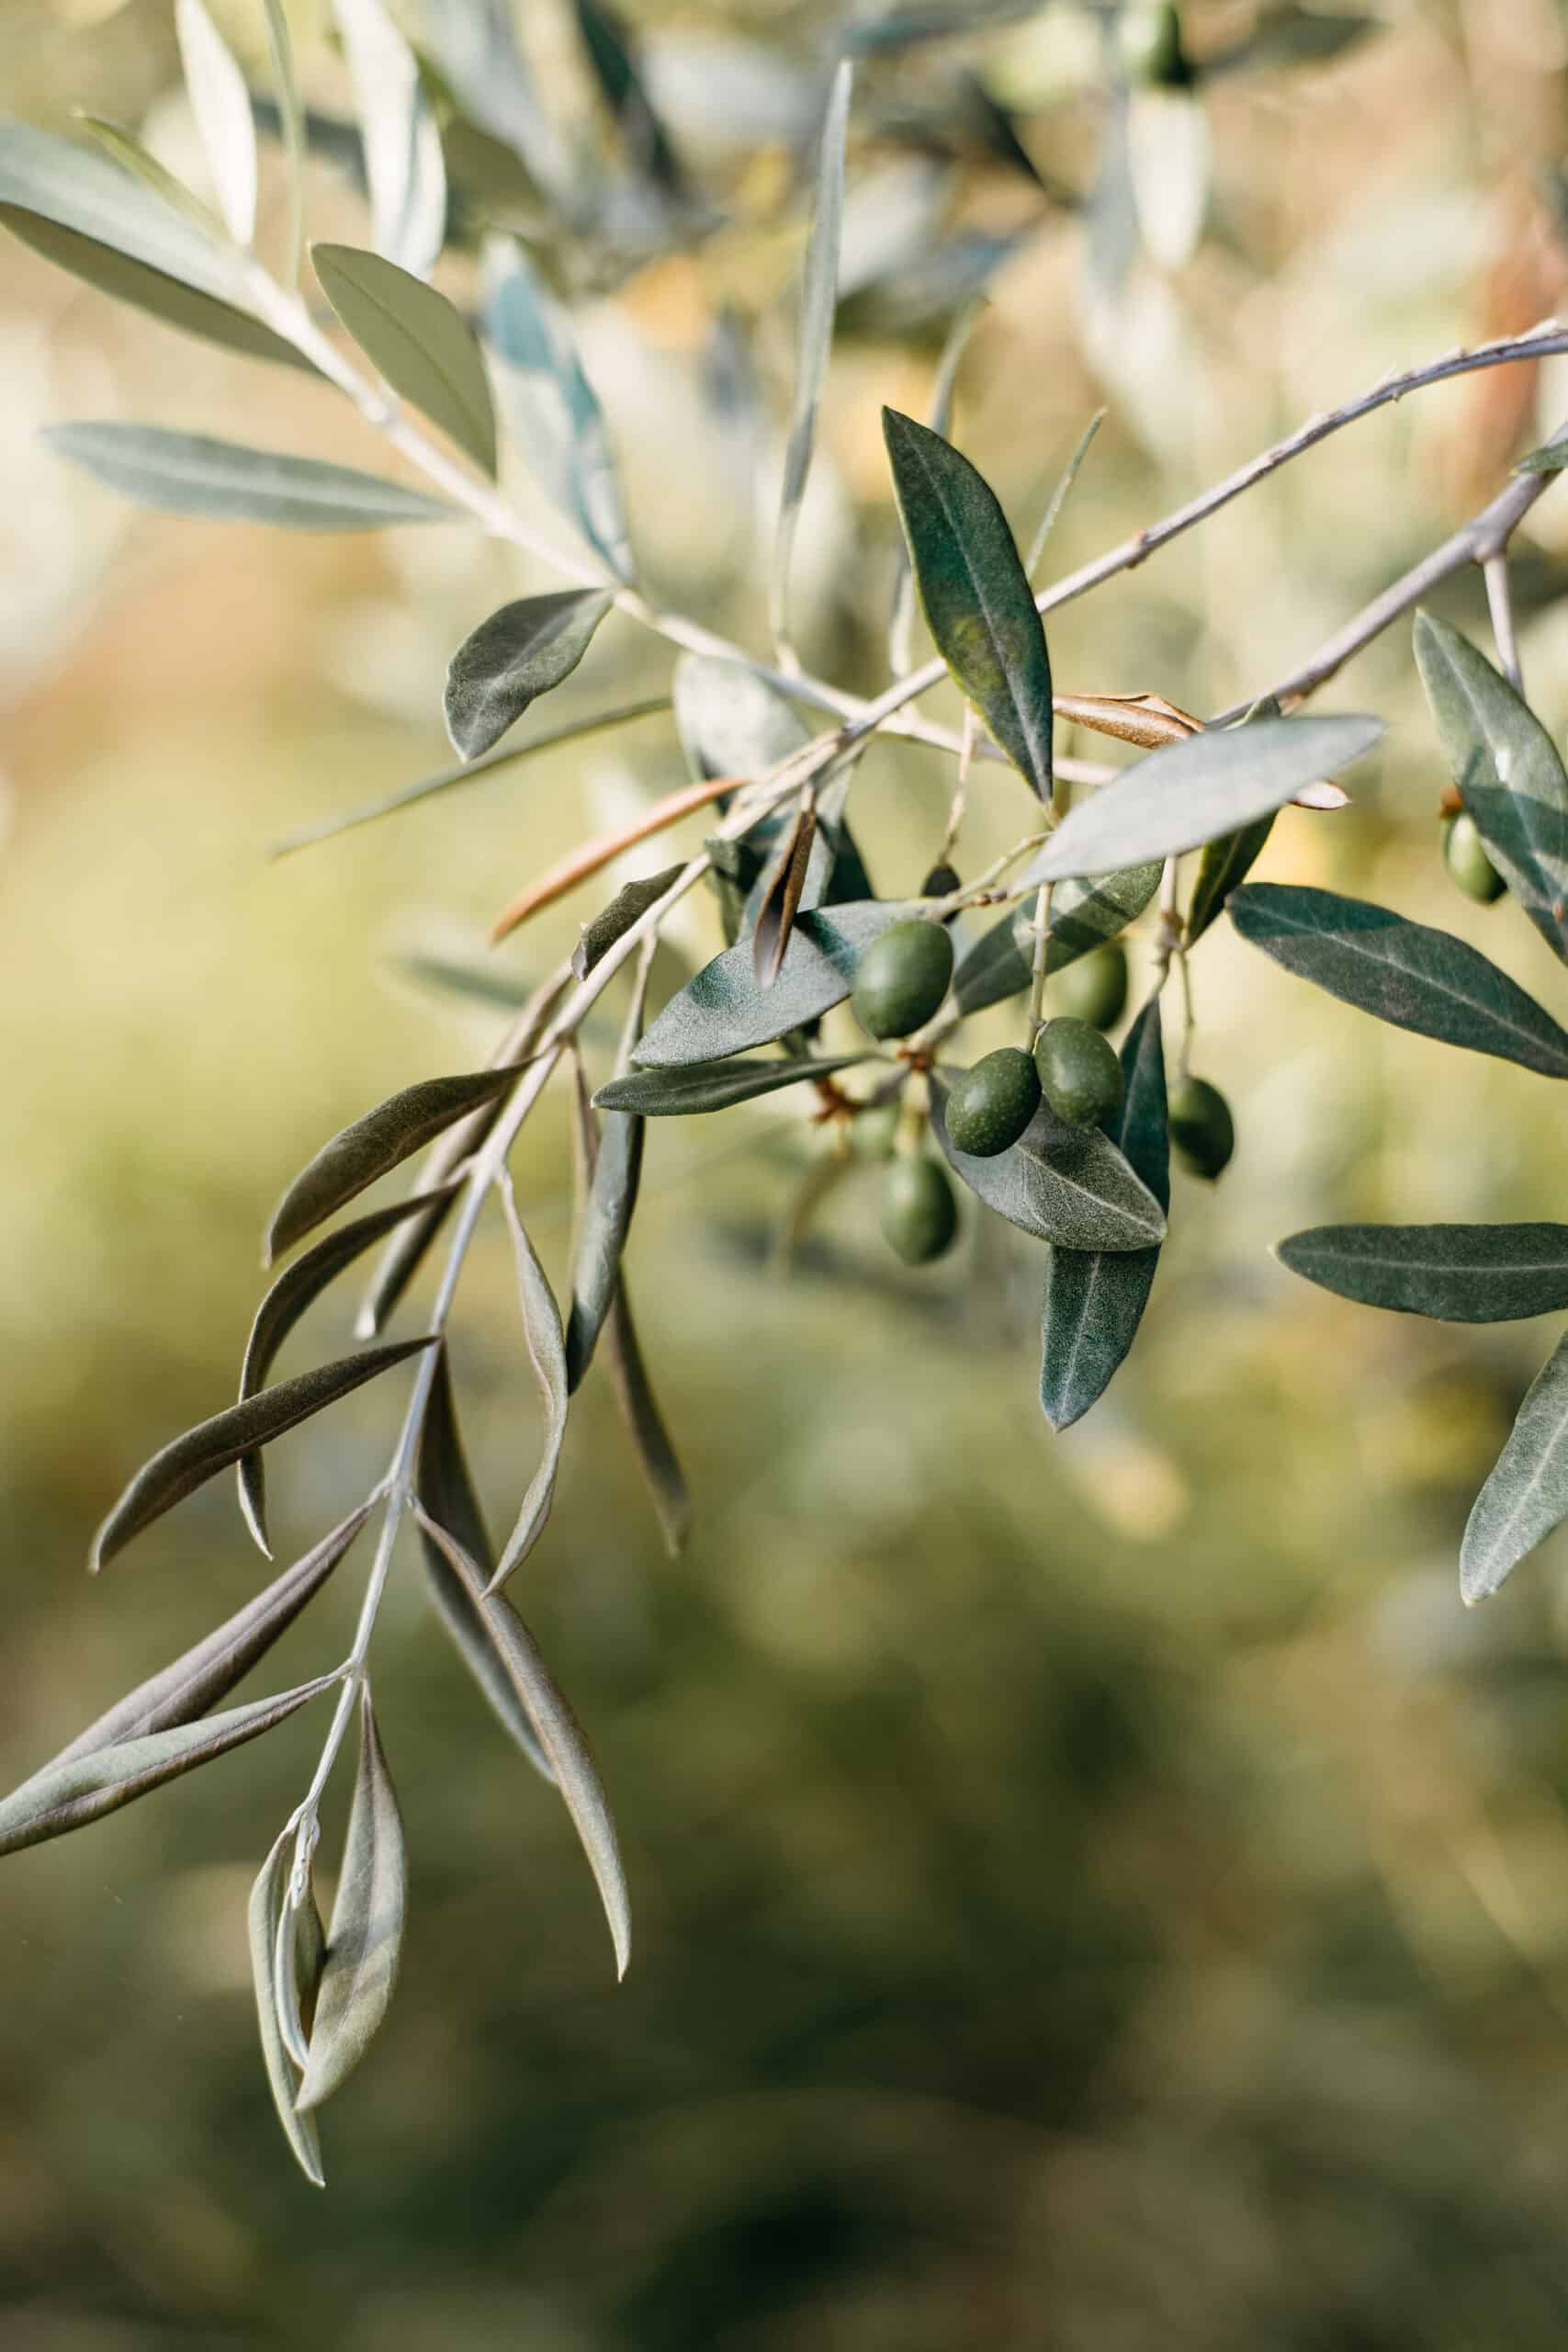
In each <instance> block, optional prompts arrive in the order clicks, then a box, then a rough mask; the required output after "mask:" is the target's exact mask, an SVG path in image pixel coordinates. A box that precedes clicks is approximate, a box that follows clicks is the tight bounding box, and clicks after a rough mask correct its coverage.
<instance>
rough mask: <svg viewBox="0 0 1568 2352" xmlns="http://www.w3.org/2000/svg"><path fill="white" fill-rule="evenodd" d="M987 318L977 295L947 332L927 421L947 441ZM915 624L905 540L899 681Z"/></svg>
mask: <svg viewBox="0 0 1568 2352" xmlns="http://www.w3.org/2000/svg"><path fill="white" fill-rule="evenodd" d="M985 315H986V300H985V297H984V296H983V295H979V294H976V296H975V298H974V300H972V301H969V302H966V303H965V304H964V308H963V309H962V310H961V311H959V313H958V316H957V317H956V318H955V319H954V320H953V324H952V326H951V327H950V328H949V329H948V332H947V341H946V342H945V343H944V344H943V345H942V356H941V358H940V359H939V360H938V361H937V368H936V378H935V380H934V382H933V383H932V385H931V411H930V413H929V414H928V416H927V418H926V423H927V424H929V425H930V427H931V431H932V432H933V433H940V434H942V436H943V438H944V439H945V438H946V437H947V436H948V435H949V434H950V432H951V430H952V424H953V390H954V388H955V387H956V385H957V382H958V370H959V367H960V365H961V364H962V362H963V358H964V352H965V351H966V350H967V349H968V347H969V338H970V336H971V335H972V334H974V332H975V329H976V327H977V326H978V325H979V323H980V321H981V320H982V319H983V318H984V317H985ZM914 622H915V575H914V573H913V571H911V570H910V568H909V550H908V546H907V544H906V543H905V542H904V541H903V540H902V539H901V540H900V541H899V544H898V553H897V559H896V564H895V570H894V577H893V603H892V609H891V611H890V614H889V616H888V622H887V666H888V668H889V670H890V671H891V672H892V673H893V675H894V676H895V677H896V678H901V677H903V676H904V674H905V673H906V672H907V671H908V670H912V669H913V668H914V665H915V654H914V646H913V641H912V640H913V634H914Z"/></svg>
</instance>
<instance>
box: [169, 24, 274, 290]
mask: <svg viewBox="0 0 1568 2352" xmlns="http://www.w3.org/2000/svg"><path fill="white" fill-rule="evenodd" d="M175 34H176V35H177V37H178V40H179V47H180V63H181V65H182V66H183V68H184V70H185V77H186V90H187V91H188V92H189V94H190V104H191V112H192V113H193V114H194V115H195V117H196V127H197V130H198V131H199V132H200V134H201V143H202V147H203V149H204V151H205V153H206V155H207V164H208V169H209V172H210V173H211V175H212V185H213V187H215V188H216V189H217V191H218V202H219V206H220V209H221V211H222V214H223V218H224V220H225V221H226V222H227V223H228V228H229V233H230V235H231V237H233V238H234V239H235V240H236V242H237V243H240V244H242V245H248V244H249V243H250V242H251V239H252V237H253V236H254V234H255V226H256V132H255V125H254V122H253V121H252V119H251V95H250V92H249V90H248V89H247V88H246V87H245V77H244V75H243V74H242V73H241V71H240V68H239V66H238V65H237V64H236V62H235V61H234V53H233V51H231V48H230V47H229V44H228V42H227V41H226V40H224V38H223V36H222V34H221V33H220V31H219V29H218V28H217V26H216V25H215V24H214V23H213V21H212V19H211V17H209V15H208V13H207V9H206V6H205V5H204V0H175Z"/></svg>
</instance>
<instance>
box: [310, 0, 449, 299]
mask: <svg viewBox="0 0 1568 2352" xmlns="http://www.w3.org/2000/svg"><path fill="white" fill-rule="evenodd" d="M333 16H334V17H335V18H336V20H337V27H338V30H339V32H340V33H341V34H342V36H343V46H344V56H345V58H346V59H347V62H348V70H349V75H350V78H351V80H352V81H353V84H354V99H355V111H356V113H357V114H358V117H359V130H360V137H361V139H362V141H363V142H364V150H365V178H366V184H367V187H368V188H369V190H370V220H371V229H372V242H373V243H374V244H375V247H376V250H377V252H378V253H379V254H385V255H386V257H387V259H388V260H389V261H394V262H396V263H398V264H399V266H400V267H401V268H403V269H407V270H412V272H413V274H414V276H415V277H424V275H425V274H426V272H427V271H428V270H429V268H430V267H431V265H432V264H433V263H434V260H435V258H436V256H437V254H439V253H440V251H441V246H442V241H443V238H444V237H445V234H446V166H445V164H443V162H442V157H441V135H440V132H439V131H438V130H437V129H436V125H435V118H434V114H433V113H432V112H431V109H430V102H429V100H428V99H427V97H426V96H425V94H424V90H423V85H422V83H421V80H420V72H419V62H418V60H417V59H416V58H415V56H414V53H413V51H412V49H411V48H410V47H409V45H408V43H407V41H406V40H404V39H403V37H402V34H401V33H400V31H399V30H398V28H397V26H396V24H395V23H394V22H393V20H392V17H391V14H390V11H389V9H388V8H387V7H386V6H384V5H383V0H333Z"/></svg>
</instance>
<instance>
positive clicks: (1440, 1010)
mask: <svg viewBox="0 0 1568 2352" xmlns="http://www.w3.org/2000/svg"><path fill="white" fill-rule="evenodd" d="M1230 918H1231V921H1232V922H1233V923H1234V924H1235V927H1236V930H1237V931H1238V932H1239V933H1241V936H1242V937H1243V939H1246V940H1248V941H1250V942H1251V944H1252V945H1253V946H1254V947H1261V948H1262V950H1263V952H1264V954H1265V955H1266V956H1272V957H1273V959H1274V961H1275V962H1276V963H1277V964H1282V965H1283V966H1284V967H1285V969H1286V970H1287V971H1288V972H1294V973H1296V974H1297V975H1298V977H1299V978H1302V979H1305V980H1312V981H1314V983H1315V985H1316V986H1317V987H1318V988H1320V989H1326V990H1327V991H1328V993H1329V995H1330V996H1337V997H1338V998H1339V999H1340V1000H1341V1001H1343V1002H1344V1003H1346V1004H1353V1005H1356V1006H1357V1007H1358V1008H1359V1010H1360V1011H1361V1012H1371V1013H1375V1014H1376V1015H1377V1017H1378V1019H1379V1020H1380V1021H1389V1022H1392V1023H1393V1024H1394V1026H1395V1027H1396V1028H1400V1029H1413V1030H1414V1031H1415V1032H1416V1035H1418V1036H1422V1037H1438V1038H1440V1039H1441V1040H1442V1042H1443V1043H1444V1044H1445V1045H1449V1046H1468V1047H1469V1048H1470V1050H1471V1051H1472V1053H1477V1054H1495V1055H1497V1056H1499V1057H1501V1058H1502V1059H1503V1060H1505V1061H1512V1062H1519V1063H1522V1064H1523V1066H1524V1068H1525V1069H1534V1070H1540V1071H1541V1072H1542V1073H1543V1074H1544V1075H1545V1076H1546V1077H1548V1078H1568V1035H1564V1033H1563V1031H1562V1029H1560V1028H1559V1027H1558V1025H1557V1023H1556V1022H1555V1021H1553V1019H1552V1018H1551V1014H1550V1013H1549V1012H1545V1011H1544V1010H1543V1009H1542V1007H1541V1006H1540V1005H1539V1004H1537V1003H1536V1001H1535V1000H1534V998H1533V997H1530V996H1527V995H1526V993H1525V991H1524V989H1521V988H1520V987H1519V986H1518V984H1517V981H1514V980H1511V979H1510V978H1508V975H1507V974H1506V972H1503V971H1500V970H1499V969H1498V967H1497V966H1496V965H1495V964H1494V963H1492V962H1490V961H1489V960H1488V958H1487V957H1486V956H1483V955H1481V954H1480V953H1479V952H1478V951H1477V950H1476V949H1475V948H1473V947H1470V946H1467V945H1466V944H1465V943H1464V941H1463V940H1461V939H1455V938H1454V937H1453V936H1452V934H1451V933H1449V932H1446V931H1433V930H1431V929H1430V928H1429V927H1428V926H1427V924H1426V923H1419V922H1407V921H1406V919H1405V918H1404V916H1403V915H1397V914H1394V913H1393V912H1392V911H1391V910H1390V909H1389V908H1387V907H1375V906H1371V905H1370V904H1368V903H1367V902H1366V901H1365V900H1363V899H1342V898H1340V897H1338V896H1337V893H1336V892H1334V891H1332V890H1309V889H1303V888H1295V887H1293V886H1292V885H1290V884H1287V883H1281V882H1248V883H1247V884H1245V885H1244V887H1243V888H1241V889H1239V890H1237V891H1235V893H1234V894H1233V895H1232V898H1231V900H1230Z"/></svg>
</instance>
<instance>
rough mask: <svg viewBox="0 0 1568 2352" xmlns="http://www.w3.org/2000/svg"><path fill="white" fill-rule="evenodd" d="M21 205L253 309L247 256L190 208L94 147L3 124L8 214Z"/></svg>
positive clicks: (1, 162)
mask: <svg viewBox="0 0 1568 2352" xmlns="http://www.w3.org/2000/svg"><path fill="white" fill-rule="evenodd" d="M13 207H15V208H17V209H19V210H21V211H23V212H26V213H27V214H28V215H29V216H31V217H32V218H33V219H34V220H45V221H52V222H53V223H54V224H55V225H56V226H57V227H58V228H60V229H62V230H65V231H69V232H71V233H72V235H73V236H74V237H75V238H78V239H82V240H85V241H86V243H89V244H92V245H96V246H100V247H103V248H107V250H108V251H109V252H110V253H112V254H118V255H120V256H122V257H123V258H124V259H125V260H127V261H129V262H131V263H136V264H140V265H141V267H142V268H143V269H145V270H149V271H152V272H153V273H154V274H155V275H156V276H158V277H162V278H172V279H174V280H175V281H176V282H177V283H178V284H179V285H180V286H181V287H182V288H185V289H186V290H187V291H191V292H195V293H199V294H205V295H207V296H209V297H210V298H211V299H212V300H214V301H216V302H218V303H220V304H223V305H226V306H229V307H231V308H232V309H234V310H236V311H242V312H243V311H248V310H249V304H250V297H249V293H248V286H249V278H248V274H247V272H248V265H247V263H246V261H245V259H244V256H243V254H237V253H236V252H235V251H234V249H233V247H232V246H231V245H230V244H228V243H225V242H224V241H223V240H222V239H221V238H220V237H217V236H214V235H213V234H212V233H211V232H210V231H209V230H205V229H203V228H202V227H201V226H200V224H199V223H198V222H197V221H196V220H193V219H192V217H191V215H190V213H189V212H188V210H182V209H179V208H178V207H175V206H174V205H170V204H168V203H165V202H164V200H163V199H162V198H160V197H159V196H158V195H157V194H156V193H155V192H154V191H153V190H152V189H151V188H150V187H146V186H145V185H139V183H138V182H137V180H135V179H132V178H131V177H130V175H129V174H128V173H126V172H124V171H122V170H120V169H119V168H118V165H116V164H112V163H110V162H109V161H108V160H107V157H105V156H103V155H100V154H95V153H94V152H93V150H92V149H91V148H90V147H83V146H81V145H79V144H78V143H77V142H76V141H74V140H71V139H62V138H60V137H58V136H57V135H56V134H55V133H54V132H53V131H50V130H37V129H35V128H34V127H33V126H32V125H31V124H29V123H21V122H6V121H4V120H0V209H5V210H6V211H9V210H10V209H11V208H13ZM68 266H69V265H68ZM110 290H114V289H112V288H111V289H110ZM126 299H127V300H136V299H137V298H136V297H135V295H133V294H128V295H127V296H126ZM245 323H246V324H247V325H249V326H252V327H254V330H255V333H256V334H257V335H258V336H262V335H265V329H264V328H263V327H262V326H261V323H260V322H259V321H257V320H254V319H247V320H246V322H245ZM221 339H222V338H221V337H220V340H221ZM268 340H269V341H270V342H271V343H272V344H273V345H276V350H275V351H274V352H272V353H271V354H270V355H269V356H281V357H284V358H287V359H288V360H290V361H291V362H292V363H294V364H295V365H297V366H302V365H304V364H306V363H304V362H303V361H301V359H300V356H299V353H298V352H297V351H295V350H294V348H293V346H292V345H289V344H284V343H280V342H279V341H278V339H277V337H276V336H272V337H270V338H268Z"/></svg>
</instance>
